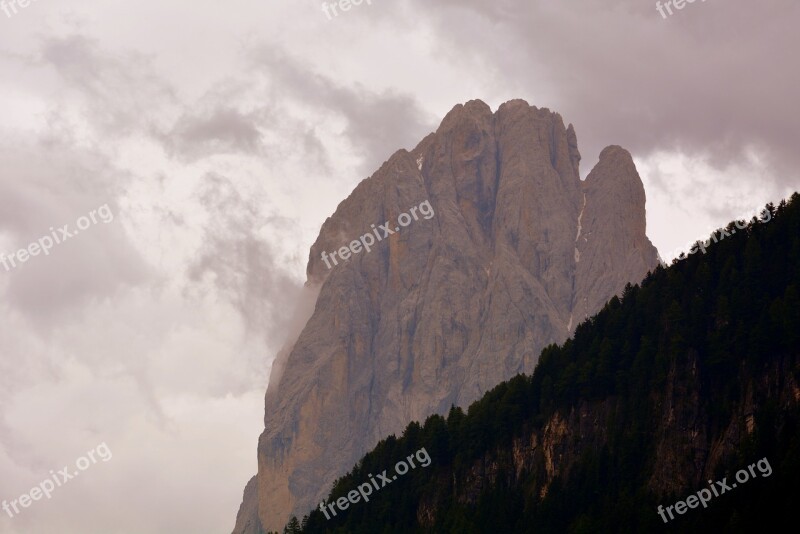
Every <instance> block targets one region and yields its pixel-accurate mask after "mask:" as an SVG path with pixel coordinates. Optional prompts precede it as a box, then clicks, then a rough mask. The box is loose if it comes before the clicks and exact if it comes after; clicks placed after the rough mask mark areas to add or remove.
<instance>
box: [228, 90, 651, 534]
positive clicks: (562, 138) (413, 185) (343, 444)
mask: <svg viewBox="0 0 800 534" xmlns="http://www.w3.org/2000/svg"><path fill="white" fill-rule="evenodd" d="M579 161H580V153H579V152H578V148H577V140H576V136H575V131H574V129H573V128H572V126H571V125H570V127H569V128H565V127H564V123H563V121H562V119H561V117H560V116H559V115H558V114H556V113H552V112H550V111H549V110H547V109H537V108H535V107H532V106H529V105H528V104H527V103H526V102H524V101H521V100H515V101H511V102H507V103H505V104H503V105H502V106H500V108H499V109H498V110H497V112H495V113H492V111H491V109H490V108H489V107H488V106H487V105H486V104H484V103H483V102H480V101H471V102H468V103H467V104H465V105H458V106H456V107H455V108H453V110H452V111H451V112H450V113H448V115H447V116H446V117H445V119H444V120H443V121H442V124H441V126H440V127H439V129H438V130H437V132H436V133H434V134H431V135H429V136H428V137H426V138H425V139H424V140H423V141H422V142H421V143H420V144H419V145H418V146H417V147H416V148H415V149H414V150H412V151H411V152H408V151H406V150H400V151H398V152H397V153H395V154H394V155H393V156H392V157H391V158H390V159H389V161H387V162H386V163H384V165H383V166H382V167H381V168H380V169H379V170H378V171H377V172H376V173H375V174H374V175H373V176H372V177H370V178H368V179H366V180H364V181H363V182H361V183H360V184H359V185H358V186H357V187H356V189H355V191H353V193H352V194H351V195H350V196H349V197H348V198H347V199H346V200H345V201H344V202H342V203H341V204H340V205H339V207H338V208H337V210H336V212H335V213H334V214H333V216H332V217H330V218H329V219H328V220H327V221H325V224H323V226H322V230H321V232H320V235H319V237H318V238H317V241H316V242H315V243H314V245H313V246H312V247H311V254H310V258H309V263H308V269H307V270H308V284H309V285H312V286H319V297H318V299H317V303H316V308H315V311H314V313H313V315H312V317H311V319H310V320H309V321H308V323H307V325H306V327H305V329H304V330H303V332H302V333H301V335H300V337H299V339H298V340H297V342H296V343H295V345H294V347H293V348H292V350H291V351H289V352H287V354H286V355H285V356H284V357H282V358H280V359H281V361H280V362H278V364H277V365H276V366H275V369H276V370H277V369H281V371H282V372H280V373H278V372H277V371H276V372H274V373H273V376H272V378H271V379H270V386H269V390H268V392H267V397H266V416H265V430H264V433H263V434H262V435H261V438H260V440H259V446H258V464H259V470H258V471H259V472H258V475H257V476H256V477H255V479H254V481H251V483H250V484H248V487H247V489H246V491H245V498H244V501H245V502H244V503H243V505H242V509H241V510H240V512H239V517H238V518H237V524H236V528H235V529H234V534H251V533H259V532H261V531H262V530H263V529H266V530H280V529H282V528H283V525H284V524H285V523H286V520H287V519H288V518H289V516H290V514H297V515H303V514H305V513H307V512H308V511H309V510H310V509H311V508H313V507H315V506H317V505H318V504H319V502H320V500H321V499H322V498H323V497H324V496H325V495H326V494H327V493H328V491H329V490H330V487H331V484H332V483H333V481H334V480H335V479H336V478H337V477H339V476H341V475H343V474H344V473H345V472H346V471H347V470H348V469H349V468H350V467H351V466H352V465H353V464H354V463H355V462H356V461H357V460H358V459H359V458H360V457H361V456H362V455H363V454H364V453H365V452H366V451H367V450H369V449H370V448H371V447H373V446H374V445H375V444H376V443H377V442H378V440H379V439H380V438H382V437H385V436H386V435H388V434H391V433H395V432H399V431H401V430H402V429H403V428H404V427H405V425H406V424H407V423H408V422H410V421H412V420H423V419H425V417H426V416H428V415H430V414H432V413H440V414H442V413H446V412H447V411H448V409H449V408H450V406H451V405H452V404H455V405H461V406H465V405H467V404H468V403H470V402H472V401H474V400H476V399H477V398H479V397H480V396H481V395H482V394H483V393H484V392H485V391H486V390H488V389H489V388H491V387H493V386H495V385H496V384H498V383H499V382H501V381H503V380H505V379H508V378H509V377H511V376H513V375H515V374H517V373H521V372H524V373H530V372H531V371H532V370H533V368H534V366H535V364H536V361H537V358H538V355H539V353H540V351H541V349H542V348H543V347H544V346H546V345H548V344H550V343H554V342H562V341H564V340H565V339H566V338H567V336H568V335H569V334H570V333H571V331H572V330H573V329H574V328H575V327H576V326H577V324H578V323H579V322H580V321H582V320H583V319H585V318H586V317H587V316H589V315H591V314H593V313H595V312H597V311H598V310H600V308H601V307H602V306H603V304H604V303H605V302H606V301H607V300H608V299H610V298H611V297H612V296H614V295H615V294H619V293H621V291H622V289H623V288H624V286H625V284H626V283H628V282H634V283H635V282H639V281H640V280H641V279H642V278H643V277H644V276H645V274H646V273H647V272H648V271H649V270H651V269H653V268H655V266H656V265H657V263H658V257H657V252H656V249H655V247H653V245H652V244H651V243H650V241H649V240H648V238H647V236H646V235H645V193H644V188H643V186H642V183H641V180H640V178H639V175H638V174H637V172H636V169H635V167H634V165H633V161H632V159H631V156H630V154H629V153H628V152H627V151H625V150H623V149H622V148H619V147H616V146H611V147H608V148H606V149H605V150H604V151H603V152H602V154H601V156H600V161H599V163H598V164H597V165H596V166H595V168H594V169H593V170H592V171H591V173H590V174H589V176H588V177H587V179H586V180H585V181H583V182H582V181H581V180H580V177H579V174H578V162H579ZM425 201H429V203H430V206H431V208H432V212H433V213H434V214H435V215H433V216H430V218H425V217H424V216H418V220H414V221H412V222H411V223H410V224H409V225H408V226H407V227H405V228H401V229H400V230H399V231H396V232H395V233H393V234H392V235H388V236H387V237H385V238H383V234H384V232H382V231H380V232H379V234H378V235H380V236H381V237H382V240H381V241H378V240H377V239H376V240H375V241H376V242H375V244H374V245H373V246H372V251H371V252H369V253H366V252H365V251H363V250H362V251H361V252H360V253H358V254H354V255H352V256H351V257H350V258H349V259H348V260H342V259H341V258H339V257H337V260H338V264H337V265H333V262H331V261H330V260H328V262H327V263H328V264H330V265H331V266H332V268H331V269H329V268H328V266H327V264H326V261H325V260H323V258H322V254H323V252H326V253H328V254H330V253H331V252H332V251H336V250H339V249H340V248H341V247H343V246H347V245H348V244H349V243H350V242H351V241H353V240H356V239H358V238H359V237H360V236H362V235H364V234H367V233H370V232H372V225H375V227H376V228H377V227H378V225H382V224H384V222H385V221H388V222H389V224H388V225H387V226H388V228H389V229H390V230H394V229H395V228H396V227H399V225H398V224H397V221H398V216H399V215H400V214H402V213H408V212H409V211H410V209H411V208H413V207H417V206H419V205H420V204H421V203H423V202H425ZM373 235H374V234H373ZM279 375H280V376H279Z"/></svg>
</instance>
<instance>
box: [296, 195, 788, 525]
mask: <svg viewBox="0 0 800 534" xmlns="http://www.w3.org/2000/svg"><path fill="white" fill-rule="evenodd" d="M768 209H769V210H770V211H769V217H768V218H769V219H770V220H769V222H766V223H761V222H753V223H751V224H749V225H747V226H746V228H745V229H743V228H737V225H738V226H740V227H742V226H744V224H742V223H739V222H737V223H736V224H734V223H731V224H730V225H729V226H728V227H727V232H728V233H729V234H730V236H729V237H726V238H725V239H724V240H722V241H720V242H719V243H716V244H711V246H710V247H709V248H708V253H707V254H695V255H692V256H689V258H688V259H685V260H682V261H679V262H676V263H674V264H673V265H671V266H670V267H668V268H666V269H664V268H662V267H659V268H658V269H657V270H656V271H654V272H653V273H652V274H651V275H648V277H647V278H646V279H645V281H644V282H643V283H642V286H641V287H638V286H633V287H628V288H626V290H625V295H624V297H623V298H622V299H618V298H616V297H615V298H613V299H611V301H610V302H609V303H608V305H607V306H606V307H605V308H604V309H603V310H602V311H601V312H600V313H599V314H598V315H596V316H595V317H592V318H591V319H590V320H589V321H586V322H584V323H582V324H581V325H580V326H579V327H578V328H577V331H576V332H575V335H574V338H573V339H570V340H568V341H567V342H566V343H564V344H563V345H561V346H555V345H551V346H549V347H547V348H546V349H545V350H544V351H543V353H542V355H541V359H540V362H539V365H538V367H537V368H536V370H535V372H534V373H533V375H532V376H524V375H520V376H517V377H515V378H513V379H512V380H510V381H508V382H505V383H503V384H501V385H499V386H497V387H496V388H494V389H493V390H492V391H490V392H489V393H487V394H486V395H484V396H483V398H481V399H480V400H479V401H477V402H475V403H473V404H472V405H471V406H470V407H469V410H468V413H467V414H464V413H463V412H462V411H461V410H460V409H458V408H453V409H451V410H450V413H449V415H448V416H447V418H443V417H440V416H432V417H430V418H428V419H427V420H426V422H425V424H424V426H420V425H419V424H417V423H413V424H411V425H409V426H408V427H407V428H406V430H405V432H404V433H403V436H402V437H401V438H399V439H398V438H395V437H394V436H391V437H389V438H388V439H385V440H383V441H381V442H380V444H379V445H378V446H377V447H376V448H375V449H374V450H373V451H372V452H370V453H369V454H367V455H366V456H365V457H364V458H363V459H362V460H361V461H360V462H359V463H358V465H357V466H356V467H355V469H354V470H353V471H352V472H351V473H350V474H348V475H347V476H345V477H343V478H341V479H340V480H338V481H337V483H336V484H335V486H334V489H333V491H332V493H331V494H330V495H329V497H328V498H327V499H326V503H329V502H332V501H335V500H337V499H339V498H341V497H342V496H346V495H347V494H348V492H350V491H351V490H354V489H357V488H358V486H359V484H362V483H364V482H365V481H370V480H371V475H372V474H376V473H381V472H383V470H386V469H388V470H389V471H388V472H389V473H390V474H391V473H392V472H393V469H394V466H395V463H396V462H398V461H399V460H402V459H404V458H407V457H408V456H409V455H412V454H414V453H415V451H418V450H420V448H423V447H424V448H425V450H426V451H427V453H428V454H429V455H430V458H431V462H430V465H429V466H428V467H421V466H417V468H415V469H412V470H410V471H409V472H408V474H405V475H403V476H399V477H398V478H397V480H393V481H391V482H390V485H388V486H387V487H383V488H381V489H380V491H375V492H373V494H372V495H371V496H370V501H369V502H368V503H366V502H357V503H356V504H351V505H349V508H348V509H347V510H346V511H339V513H338V515H336V516H335V517H331V518H330V519H326V518H325V516H324V515H323V513H322V512H320V511H319V510H316V511H314V512H313V513H312V514H311V515H310V516H309V517H308V518H306V521H305V522H306V523H307V524H306V527H305V529H304V530H303V532H306V533H319V532H342V533H344V532H346V533H355V534H360V533H364V534H367V533H370V534H372V533H376V532H377V533H394V532H397V533H400V532H403V533H407V532H431V533H434V532H435V533H449V532H453V533H456V532H457V533H485V532H501V533H505V532H537V533H554V534H555V533H559V534H561V533H597V532H609V533H611V532H614V533H618V532H726V533H728V532H757V531H764V532H778V531H782V527H781V526H780V525H783V524H788V525H791V524H793V523H794V522H795V506H796V503H797V502H798V498H800V490H799V489H798V485H797V483H796V481H797V479H798V477H800V433H799V432H798V431H799V430H800V427H799V426H798V425H800V412H798V408H799V407H800V311H798V309H799V308H798V306H799V305H800V195H798V194H795V195H794V196H793V197H792V199H791V201H790V202H789V203H788V204H787V203H785V202H783V203H781V205H780V206H778V207H773V206H768ZM765 215H767V214H766V212H765ZM759 462H760V463H759ZM748 466H753V467H752V468H751V475H752V476H748V478H749V480H748V481H747V482H746V483H742V481H741V480H739V479H738V478H737V477H739V476H742V475H741V472H740V470H742V469H744V470H745V471H747V469H748ZM756 466H758V468H756ZM766 466H769V469H766ZM762 467H763V469H762ZM767 471H769V474H767ZM745 475H747V473H745ZM743 478H744V477H743ZM737 480H738V481H739V484H738V487H736V481H737ZM708 481H714V484H713V487H714V488H715V489H716V488H720V487H721V485H720V484H718V483H717V482H722V483H725V484H727V485H729V486H731V489H730V490H729V491H725V492H724V493H723V494H720V495H718V496H714V497H713V498H711V500H710V501H709V502H708V503H707V507H700V506H698V505H697V501H696V500H695V501H694V504H695V505H696V509H686V507H685V505H684V509H683V511H682V513H680V514H679V513H677V512H678V508H673V510H674V513H673V515H674V519H672V520H669V518H668V517H666V514H665V518H666V519H667V520H668V522H667V523H665V522H664V520H663V519H662V517H661V516H660V515H659V513H658V511H657V507H658V506H659V505H663V507H665V508H666V507H667V506H670V505H675V503H676V502H677V501H679V500H687V502H688V497H689V496H691V495H696V494H697V493H698V492H700V491H701V490H703V489H705V488H709V482H708ZM720 491H723V490H722V489H720ZM670 513H672V512H670ZM298 530H299V529H298Z"/></svg>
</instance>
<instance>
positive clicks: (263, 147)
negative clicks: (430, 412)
mask: <svg viewBox="0 0 800 534" xmlns="http://www.w3.org/2000/svg"><path fill="white" fill-rule="evenodd" d="M320 4H321V2H320V1H319V0H229V1H228V2H221V1H213V2H212V1H208V0H193V1H191V2H189V1H186V0H182V1H177V0H160V1H158V2H156V1H154V0H140V1H137V2H129V1H122V0H104V1H100V0H81V1H80V2H56V1H55V0H38V1H35V2H32V3H31V4H30V5H29V6H28V7H25V8H20V7H19V6H17V13H16V14H14V13H13V10H12V9H11V8H9V12H10V13H11V16H10V17H9V16H6V14H4V13H3V12H2V11H0V252H2V253H5V254H6V255H8V254H10V253H12V252H13V251H16V250H18V249H20V248H22V247H27V246H28V244H29V243H31V242H34V241H36V240H38V239H39V238H40V237H43V236H48V235H51V230H50V228H51V227H53V228H54V230H53V231H54V232H56V235H58V229H59V228H61V227H63V226H64V225H70V227H71V228H73V229H74V228H75V225H76V224H77V222H78V219H79V218H80V217H82V216H84V215H88V214H89V213H90V212H92V210H98V208H101V207H102V206H106V205H107V206H108V212H106V213H109V212H110V213H111V214H113V220H110V221H109V222H103V220H100V219H97V224H92V225H91V226H88V227H87V228H86V229H85V230H82V231H80V232H79V233H78V234H77V235H75V236H73V237H71V238H70V239H68V240H66V241H64V242H63V243H61V244H58V245H56V246H54V247H53V248H52V250H50V251H49V255H46V256H45V255H42V254H39V255H38V256H35V257H31V258H30V259H29V260H28V261H27V262H26V263H24V264H20V265H18V266H17V267H16V268H13V269H12V270H10V271H6V270H5V269H4V268H3V267H2V265H0V500H2V499H6V500H9V501H11V500H13V499H17V498H19V496H20V495H21V494H23V493H26V492H28V491H29V490H30V488H31V487H32V486H33V485H36V484H39V483H40V482H41V481H42V480H44V479H45V478H48V477H49V476H50V474H49V473H50V470H55V471H57V470H60V469H62V468H63V467H64V466H67V465H71V466H74V465H75V460H76V459H77V458H79V457H81V456H82V455H85V453H86V452H87V451H89V450H91V449H93V448H95V447H96V446H97V445H99V444H100V443H103V442H105V443H106V444H107V445H108V447H109V449H110V450H111V451H112V452H113V458H112V459H111V460H110V461H108V462H99V463H98V464H97V465H92V466H91V467H90V468H88V469H87V470H86V471H85V472H82V473H81V475H80V477H78V478H77V479H74V480H70V481H69V482H68V483H66V484H65V485H64V486H62V487H60V488H58V489H57V491H56V492H54V493H53V497H52V499H51V500H42V501H38V502H34V503H33V504H32V505H31V506H30V507H29V508H26V509H22V513H21V514H19V515H18V516H15V517H14V518H10V517H8V515H7V514H6V513H3V512H2V511H0V533H2V534H5V533H14V534H23V533H24V534H39V533H42V534H44V533H47V534H50V533H53V532H59V533H61V534H73V533H75V534H77V533H80V534H87V533H88V534H115V533H125V534H150V533H173V532H193V533H198V534H205V533H216V534H219V533H227V532H229V531H230V530H231V529H232V527H233V524H234V520H235V515H236V511H237V508H238V505H239V503H240V501H241V493H242V490H243V488H244V484H245V482H246V481H247V479H248V478H249V477H250V476H251V475H252V474H254V473H255V471H256V459H255V450H256V441H257V437H258V434H259V433H260V431H261V429H262V428H263V396H264V391H265V387H266V383H267V378H268V375H269V368H270V364H271V361H272V358H273V357H274V355H275V353H276V351H277V350H278V349H279V348H280V347H281V346H283V344H284V343H286V341H287V338H288V337H291V333H292V332H296V331H297V328H298V325H299V324H301V323H302V322H298V321H297V320H296V319H295V320H292V319H291V315H292V312H291V310H292V308H293V304H294V302H296V301H297V300H298V296H299V295H300V289H301V286H302V283H303V281H304V272H305V263H306V260H307V258H308V249H309V247H310V245H311V243H312V242H313V240H314V238H315V237H316V235H317V232H318V230H319V227H320V225H321V224H322V222H323V221H324V220H325V218H326V217H328V216H329V215H330V214H331V213H332V212H333V210H334V209H335V207H336V205H337V204H338V203H339V202H340V201H341V200H342V199H344V198H345V197H346V196H347V195H348V194H349V193H350V192H351V191H352V189H353V188H354V187H355V185H356V184H357V183H358V182H359V181H361V180H362V179H364V178H365V177H367V176H369V175H370V174H371V173H372V172H373V171H374V170H376V169H377V167H378V165H379V164H380V163H381V162H383V161H384V160H386V159H388V157H389V156H390V155H391V153H392V152H394V151H395V150H397V149H399V148H407V149H410V148H412V147H413V146H415V145H416V144H417V142H418V141H419V140H421V139H422V137H423V136H424V135H426V134H427V133H429V132H430V131H432V130H434V129H435V128H436V126H437V125H438V122H439V121H440V120H441V118H442V117H443V116H444V114H446V113H447V111H449V110H450V109H451V108H452V107H453V106H454V105H455V104H457V103H461V102H465V101H467V100H471V99H475V98H480V99H482V100H484V101H485V102H487V103H488V104H489V105H490V106H491V107H492V108H493V109H496V108H497V106H499V105H500V104H501V103H502V102H504V101H506V100H509V99H512V98H524V99H525V100H527V101H528V102H529V103H531V104H533V105H536V106H538V107H548V108H550V109H552V110H555V111H558V112H560V113H561V114H562V116H563V118H564V121H565V122H566V123H573V124H574V125H575V129H576V131H577V135H578V142H579V146H580V150H581V153H582V155H583V160H582V164H581V174H582V175H583V176H585V175H586V174H587V173H588V172H589V170H591V167H592V166H593V165H594V164H595V162H596V161H597V158H598V155H599V153H600V150H601V149H602V148H603V147H604V146H607V145H610V144H618V145H622V146H623V147H625V148H627V149H628V150H630V151H631V153H632V154H633V156H634V158H635V161H636V163H637V167H638V169H639V173H640V174H641V176H642V180H643V181H644V184H645V189H646V192H647V213H648V221H647V222H648V234H649V236H650V238H651V239H652V241H653V242H654V244H655V245H656V246H657V247H658V249H659V251H660V252H661V253H662V256H665V257H668V256H674V255H675V252H674V251H675V248H676V247H683V246H685V245H686V244H687V243H688V242H690V241H692V240H694V239H696V238H699V237H701V236H706V235H707V234H708V232H709V231H710V230H711V229H712V228H715V227H717V226H721V225H724V224H725V223H726V222H727V221H729V220H730V219H731V218H733V217H735V216H737V215H742V214H745V213H749V212H752V211H753V210H755V209H756V208H758V207H759V206H762V205H763V204H764V203H766V202H768V201H777V200H779V199H781V198H783V197H786V196H788V195H789V193H790V192H791V191H794V190H796V189H798V188H799V187H798V183H800V179H798V173H797V169H798V164H800V151H798V150H797V146H798V141H800V120H798V119H800V106H798V102H797V96H798V95H800V70H799V69H798V68H797V53H798V48H799V47H798V45H800V32H798V31H797V27H798V24H800V3H798V2H797V1H796V0H760V1H759V2H754V1H753V0H708V1H707V2H700V1H698V2H695V3H692V4H686V5H685V7H684V8H683V9H682V10H680V11H677V10H676V11H675V13H674V14H673V15H672V16H668V18H666V19H664V18H662V16H661V15H660V14H659V13H658V11H657V10H656V6H655V2H654V1H650V0H571V1H569V2H564V1H561V0H559V1H555V0H552V1H535V0H492V1H491V2H489V1H485V0H482V1H480V2H479V1H477V0H440V1H431V0H427V1H423V0H407V1H397V0H395V1H391V2H390V1H388V0H372V3H371V5H368V4H366V3H362V4H361V5H360V6H354V7H352V9H350V10H349V11H346V12H339V13H340V14H339V15H338V16H331V18H330V19H329V18H328V17H327V16H326V15H325V13H324V12H323V10H322V9H321V5H320ZM84 222H85V221H84Z"/></svg>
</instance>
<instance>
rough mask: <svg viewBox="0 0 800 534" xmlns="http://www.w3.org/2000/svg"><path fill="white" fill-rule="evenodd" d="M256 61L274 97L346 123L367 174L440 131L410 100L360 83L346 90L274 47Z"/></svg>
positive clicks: (260, 52)
mask: <svg viewBox="0 0 800 534" xmlns="http://www.w3.org/2000/svg"><path fill="white" fill-rule="evenodd" d="M252 61H253V63H254V65H255V66H256V67H259V68H261V69H263V70H264V71H265V73H266V74H267V75H268V76H269V77H270V80H271V81H272V82H273V83H274V97H277V96H278V95H280V96H282V97H283V98H284V99H285V98H289V99H292V100H297V101H299V102H300V103H302V104H303V105H304V106H307V107H309V108H311V109H314V110H315V111H316V112H318V113H321V114H323V115H325V116H327V115H329V114H335V115H339V116H341V117H343V118H344V119H345V120H346V121H347V122H346V126H345V129H344V132H343V133H344V135H345V136H346V137H347V138H348V139H349V141H350V143H351V144H352V145H353V147H354V149H355V150H356V151H357V152H358V153H360V154H361V155H362V156H363V158H364V163H363V165H362V167H361V168H362V170H363V172H365V173H371V172H373V171H375V170H376V169H377V168H378V167H379V166H380V164H381V163H383V162H384V161H386V160H387V159H389V156H391V155H392V154H393V153H394V152H395V151H397V150H398V149H400V148H413V147H414V146H415V145H416V144H417V143H418V142H419V141H421V140H422V138H423V137H424V136H425V135H427V134H428V133H430V132H431V131H432V130H433V129H435V128H436V125H437V118H436V117H434V116H432V115H430V114H429V113H426V112H425V111H423V109H422V107H421V106H420V105H419V103H418V102H417V101H416V100H415V98H414V97H412V96H410V95H407V94H401V93H399V92H395V91H382V92H376V91H374V90H371V89H370V88H369V87H367V86H364V85H362V84H359V83H356V84H354V85H353V86H346V85H343V84H341V83H340V82H337V81H336V80H333V79H331V78H328V77H326V76H323V75H321V74H318V73H315V72H314V70H313V68H312V67H310V66H309V65H308V64H305V63H304V62H303V61H302V60H298V59H296V58H293V57H291V56H289V55H287V54H285V53H283V52H281V51H280V50H277V49H275V48H261V49H258V50H256V51H255V52H253V54H252Z"/></svg>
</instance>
